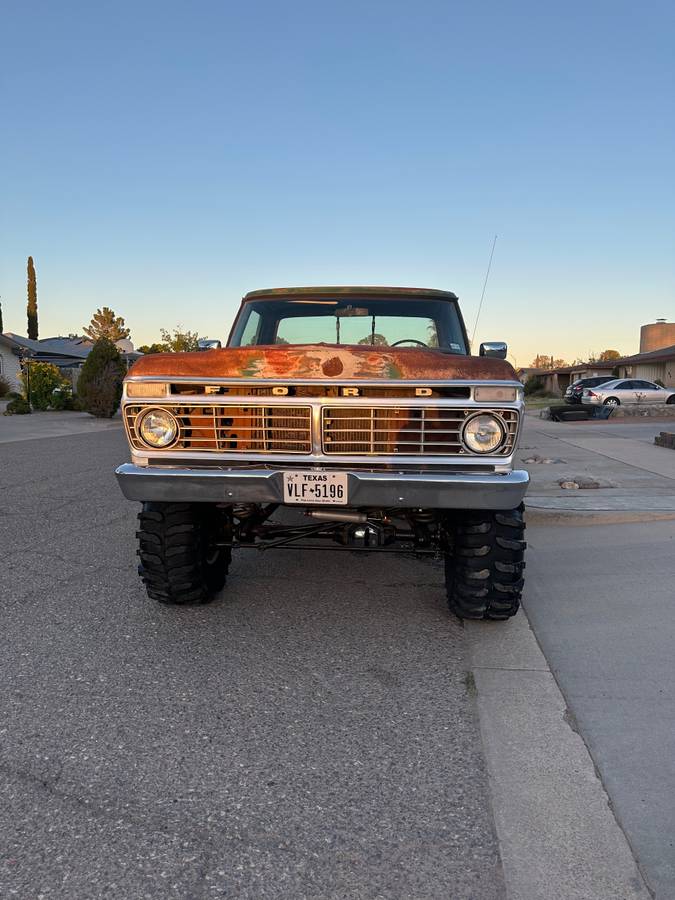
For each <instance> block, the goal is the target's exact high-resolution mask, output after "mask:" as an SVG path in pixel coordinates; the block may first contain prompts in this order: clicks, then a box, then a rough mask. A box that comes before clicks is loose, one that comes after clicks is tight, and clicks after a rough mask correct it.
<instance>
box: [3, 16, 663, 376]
mask: <svg viewBox="0 0 675 900" xmlns="http://www.w3.org/2000/svg"><path fill="white" fill-rule="evenodd" d="M2 18H3V21H2V29H1V36H0V42H1V46H0V66H1V68H2V94H3V98H2V101H3V102H2V109H1V112H0V116H1V119H0V134H1V135H2V137H1V139H0V154H1V159H2V168H1V171H2V198H1V201H0V206H1V211H0V216H1V217H2V223H1V224H2V239H1V241H0V295H1V297H2V304H3V310H4V322H5V330H12V331H16V332H19V333H25V327H26V319H25V261H26V257H27V256H28V255H29V254H32V255H33V257H34V258H35V263H36V268H37V277H38V299H39V313H40V333H41V336H44V337H47V336H49V335H51V334H54V333H68V332H69V331H79V330H80V329H81V326H82V325H83V324H85V323H86V322H88V321H89V318H90V316H91V313H92V312H93V311H94V310H95V308H96V307H98V306H103V305H108V306H112V307H113V308H114V309H115V310H116V312H118V313H120V314H122V315H124V316H125V317H126V319H127V323H128V324H129V325H130V326H131V328H132V339H134V340H135V341H136V343H137V344H138V343H143V342H146V341H151V340H153V339H155V338H157V337H158V333H159V328H160V326H164V327H167V328H171V327H173V326H174V325H175V324H177V323H182V324H183V326H185V327H188V328H190V329H191V330H197V331H199V333H200V334H202V335H209V336H211V337H224V336H225V335H226V333H227V330H228V328H229V324H230V322H231V318H232V314H233V311H234V310H235V308H236V305H237V304H238V301H239V298H240V297H241V295H242V294H243V293H244V292H245V291H247V290H251V289H255V288H260V287H268V286H277V285H286V284H332V283H336V284H340V283H346V284H350V283H352V284H353V283H356V284H369V283H370V284H404V285H418V286H430V287H440V288H446V289H450V290H454V291H455V292H456V293H458V294H459V295H460V297H461V299H462V302H463V308H464V312H465V317H466V319H467V321H468V323H469V325H470V326H471V325H472V323H473V320H474V317H475V314H476V310H477V305H478V299H479V296H480V290H481V285H482V281H483V277H484V273H485V268H486V265H487V260H488V255H489V251H490V245H491V243H492V237H493V235H494V234H495V233H497V234H498V235H499V237H498V240H497V247H496V251H495V258H494V263H493V268H492V275H491V279H490V283H489V285H488V291H487V296H486V301H485V307H484V311H483V314H482V317H481V321H480V324H479V328H478V332H477V338H478V339H479V340H491V339H505V340H507V341H508V342H509V345H510V348H511V351H512V353H513V357H514V358H515V359H516V360H517V362H518V364H519V365H524V364H526V363H528V362H529V361H530V359H531V357H532V356H533V355H534V354H535V353H536V352H542V353H553V354H555V355H556V356H565V357H568V358H571V357H576V356H581V355H585V354H586V353H587V352H588V351H589V350H596V351H599V350H602V349H604V348H605V347H615V348H616V349H619V350H621V351H625V352H629V351H636V350H637V342H638V328H639V325H640V324H642V323H643V322H647V321H651V320H653V319H654V318H656V317H657V316H665V317H668V318H670V319H675V262H674V250H675V227H674V226H675V52H674V50H673V48H674V47H675V6H673V4H672V2H658V0H657V2H652V3H649V4H645V5H643V4H638V3H635V2H631V3H625V2H599V3H593V2H591V3H588V2H584V3H580V2H568V3H565V4H552V3H541V2H536V3H535V2H524V3H493V4H477V3H468V2H467V3H461V4H460V3H449V2H425V0H421V2H416V3H410V2H405V3H400V2H396V0H394V2H360V3H354V2H344V0H342V2H340V3H332V4H327V3H317V2H316V0H315V2H312V3H309V2H298V3H296V2H290V0H289V2H286V3H280V2H274V3H272V2H248V3H234V2H192V3H188V2H183V3H174V2H171V0H168V2H161V3H160V2H157V3H143V2H139V3H136V2H134V3H129V2H115V3H112V2H108V3H103V2H101V3H69V2H67V0H65V2H61V3H53V2H34V3H33V2H32V3H30V4H28V3H23V2H6V3H4V4H3V17H2Z"/></svg>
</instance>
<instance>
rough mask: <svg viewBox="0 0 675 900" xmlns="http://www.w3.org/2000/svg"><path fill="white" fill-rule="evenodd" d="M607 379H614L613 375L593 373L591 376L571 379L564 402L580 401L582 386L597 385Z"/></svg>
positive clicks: (590, 386) (591, 386)
mask: <svg viewBox="0 0 675 900" xmlns="http://www.w3.org/2000/svg"><path fill="white" fill-rule="evenodd" d="M607 381H614V376H613V375H595V376H594V377H593V378H579V379H578V380H577V381H573V382H572V384H571V385H570V386H569V387H568V388H567V390H566V391H565V403H581V395H582V394H583V392H584V388H593V387H597V386H598V385H600V384H605V382H607Z"/></svg>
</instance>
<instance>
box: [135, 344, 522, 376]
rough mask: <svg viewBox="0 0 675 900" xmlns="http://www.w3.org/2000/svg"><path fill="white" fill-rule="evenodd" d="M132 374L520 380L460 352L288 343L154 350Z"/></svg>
mask: <svg viewBox="0 0 675 900" xmlns="http://www.w3.org/2000/svg"><path fill="white" fill-rule="evenodd" d="M129 375H130V376H132V377H133V376H153V377H161V378H164V379H166V378H172V377H179V376H189V377H194V378H203V379H209V378H271V379H277V378H278V379H279V380H286V379H288V380H292V379H294V378H317V379H326V378H335V379H336V380H339V381H347V380H358V379H370V378H383V379H392V380H399V379H400V380H403V381H405V380H417V381H425V380H443V381H453V380H469V381H474V380H475V381H484V380H496V381H516V380H517V379H516V373H515V372H514V370H513V368H512V366H511V365H510V364H509V363H508V362H506V361H505V360H502V359H493V358H490V357H482V356H459V355H454V354H448V353H442V352H440V351H438V350H422V349H420V348H417V347H414V348H413V347H396V348H383V347H368V346H360V345H354V346H351V345H350V346H336V345H333V344H310V345H307V344H302V345H294V344H283V345H274V346H256V347H229V348H225V349H223V350H205V351H202V352H199V353H153V354H151V355H148V356H144V357H143V358H142V359H139V360H138V361H137V362H136V363H134V365H133V366H132V367H131V369H130V370H129Z"/></svg>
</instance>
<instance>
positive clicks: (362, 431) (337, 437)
mask: <svg viewBox="0 0 675 900" xmlns="http://www.w3.org/2000/svg"><path fill="white" fill-rule="evenodd" d="M479 412H492V413H494V412H496V414H497V415H499V416H500V418H501V419H502V421H503V423H504V428H505V432H506V440H505V441H504V444H503V445H502V446H501V447H500V448H499V450H497V451H496V454H497V455H500V456H508V455H509V454H510V453H511V452H512V451H513V446H514V442H515V438H516V433H517V431H518V413H517V412H516V411H515V410H511V409H502V410H498V411H495V410H481V409H471V410H466V409H457V408H454V409H453V408H449V407H444V406H420V407H414V408H413V407H409V406H399V407H394V406H388V407H387V406H384V407H359V406H330V407H324V408H323V410H322V425H321V428H322V436H321V438H322V447H323V452H324V453H326V454H328V455H331V456H337V455H352V456H353V455H369V456H370V455H387V456H394V455H399V456H456V455H459V454H464V453H466V454H467V455H473V454H470V453H469V452H468V451H466V450H465V449H464V447H463V444H462V442H461V430H462V426H463V424H464V422H465V421H466V419H467V418H468V417H469V416H471V415H473V414H475V413H479Z"/></svg>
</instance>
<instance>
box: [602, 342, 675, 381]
mask: <svg viewBox="0 0 675 900" xmlns="http://www.w3.org/2000/svg"><path fill="white" fill-rule="evenodd" d="M615 365H616V366H617V368H618V370H619V376H618V377H619V378H641V379H642V378H644V379H645V381H661V382H663V385H664V387H675V344H673V345H672V346H670V347H662V348H661V349H659V350H651V351H649V352H648V353H636V354H635V355H634V356H625V357H623V358H622V359H619V360H617V361H616V363H615Z"/></svg>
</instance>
